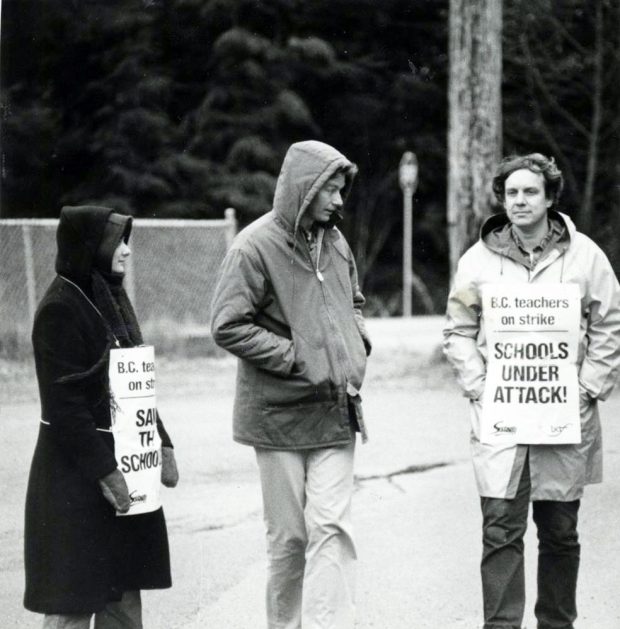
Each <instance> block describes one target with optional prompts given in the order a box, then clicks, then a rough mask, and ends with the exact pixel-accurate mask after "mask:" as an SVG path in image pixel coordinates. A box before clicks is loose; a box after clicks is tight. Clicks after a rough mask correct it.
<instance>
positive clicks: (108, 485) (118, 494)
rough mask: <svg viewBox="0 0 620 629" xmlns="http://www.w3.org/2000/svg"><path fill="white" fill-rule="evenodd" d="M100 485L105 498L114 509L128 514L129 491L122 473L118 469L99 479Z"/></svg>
mask: <svg viewBox="0 0 620 629" xmlns="http://www.w3.org/2000/svg"><path fill="white" fill-rule="evenodd" d="M99 485H100V487H101V491H102V493H103V497H104V498H105V499H106V500H107V501H108V502H109V503H110V504H111V505H112V506H113V507H114V509H115V510H116V511H118V512H119V513H127V511H129V504H130V500H129V490H128V489H127V483H126V482H125V477H124V476H123V474H122V472H121V471H120V470H119V469H118V468H117V469H115V470H114V471H113V472H110V473H109V474H108V475H107V476H104V477H103V478H100V479H99Z"/></svg>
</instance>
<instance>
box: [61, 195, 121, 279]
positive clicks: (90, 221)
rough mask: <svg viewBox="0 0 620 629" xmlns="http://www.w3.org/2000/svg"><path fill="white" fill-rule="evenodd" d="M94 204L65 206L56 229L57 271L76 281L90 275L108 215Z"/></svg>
mask: <svg viewBox="0 0 620 629" xmlns="http://www.w3.org/2000/svg"><path fill="white" fill-rule="evenodd" d="M113 212H115V210H113V209H111V208H108V207H99V206H95V205H80V206H73V207H70V206H65V207H63V208H62V210H61V212H60V221H59V223H58V230H57V232H56V243H57V246H58V253H57V254H56V272H57V273H58V274H59V275H63V276H65V277H67V278H70V279H72V280H74V281H76V282H78V283H83V282H84V281H85V280H87V278H89V277H90V275H91V272H92V270H93V267H94V266H95V256H96V254H97V250H98V249H99V246H100V244H101V241H102V239H103V235H104V232H105V227H106V224H107V222H108V218H109V216H110V214H112V213H113Z"/></svg>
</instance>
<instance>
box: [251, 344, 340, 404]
mask: <svg viewBox="0 0 620 629" xmlns="http://www.w3.org/2000/svg"><path fill="white" fill-rule="evenodd" d="M293 347H294V350H295V365H294V366H293V371H292V372H291V373H290V374H289V375H288V376H277V375H274V374H271V373H267V372H264V373H263V378H262V398H263V401H264V403H265V404H266V405H267V406H296V405H299V404H310V403H313V402H325V401H327V400H332V399H335V398H336V397H337V396H336V386H335V384H334V382H333V381H332V378H331V369H330V365H329V361H328V358H327V353H326V351H325V349H324V348H315V347H313V346H311V345H309V344H308V343H307V342H306V341H305V340H304V339H303V338H302V337H299V336H297V335H294V339H293Z"/></svg>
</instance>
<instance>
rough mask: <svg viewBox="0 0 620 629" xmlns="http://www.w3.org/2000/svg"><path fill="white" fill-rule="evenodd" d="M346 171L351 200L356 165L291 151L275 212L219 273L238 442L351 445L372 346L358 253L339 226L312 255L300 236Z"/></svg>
mask: <svg viewBox="0 0 620 629" xmlns="http://www.w3.org/2000/svg"><path fill="white" fill-rule="evenodd" d="M343 167H344V168H349V169H350V170H349V175H347V186H346V189H345V191H344V193H343V196H344V197H346V192H347V190H348V188H349V186H350V184H351V177H352V174H353V171H352V170H351V167H352V164H351V162H349V160H347V159H346V158H345V157H344V156H343V155H342V154H341V153H339V152H338V151H336V150H335V149H333V148H332V147H330V146H328V145H326V144H323V143H321V142H316V141H308V142H298V143H296V144H293V145H292V146H291V148H290V149H289V151H288V152H287V155H286V157H285V159H284V163H283V165H282V170H281V172H280V176H279V178H278V182H277V185H276V192H275V196H274V207H273V210H272V211H271V212H269V213H267V214H265V215H264V216H262V217H261V218H259V219H257V220H256V221H254V222H253V223H251V224H250V225H249V226H248V227H246V228H245V229H244V230H242V231H241V232H240V233H239V234H238V235H237V237H236V238H235V240H234V242H233V244H232V246H231V248H230V250H229V252H228V254H227V255H226V257H225V259H224V261H223V263H222V266H221V268H220V273H219V278H218V282H217V287H216V290H215V297H214V301H213V317H212V324H211V328H212V333H213V338H214V340H215V342H216V343H217V344H218V345H220V346H221V347H223V348H224V349H226V350H228V351H229V352H231V353H232V354H234V355H235V356H237V357H238V358H239V362H238V370H237V387H236V396H235V407H234V411H233V437H234V439H235V440H236V441H238V442H240V443H245V444H248V445H253V446H260V447H265V448H277V449H303V448H315V447H319V446H320V447H326V446H333V445H342V444H346V443H350V442H351V440H352V438H353V437H352V432H351V424H350V416H349V396H351V397H352V398H357V402H359V396H357V395H355V393H356V392H357V391H359V390H360V389H361V387H362V382H363V379H364V373H365V369H366V348H365V345H366V346H369V341H368V338H367V336H366V332H365V328H364V322H363V318H362V312H361V308H362V305H363V304H364V297H363V296H362V293H361V292H360V289H359V285H358V280H357V271H356V267H355V262H354V260H353V254H352V252H351V249H350V248H349V245H348V244H347V242H346V240H345V238H344V236H343V235H342V234H341V233H340V231H338V229H336V228H335V227H333V228H328V229H322V228H321V229H319V231H318V236H317V244H316V253H315V255H314V257H313V255H312V254H311V251H310V249H309V246H308V243H307V241H306V239H305V238H304V236H303V234H302V233H301V231H300V229H299V221H300V218H301V217H302V215H303V213H304V212H305V211H306V209H307V208H308V206H309V204H310V202H311V201H312V199H313V198H314V196H315V195H316V193H317V192H318V191H319V190H320V188H321V187H322V186H323V184H325V183H326V182H327V180H328V179H329V178H330V177H332V176H333V175H334V174H335V173H336V171H337V170H338V169H339V168H343ZM348 393H349V395H348ZM357 407H358V408H359V404H357ZM358 419H361V416H359V417H358Z"/></svg>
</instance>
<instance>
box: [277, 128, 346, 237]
mask: <svg viewBox="0 0 620 629" xmlns="http://www.w3.org/2000/svg"><path fill="white" fill-rule="evenodd" d="M339 169H343V170H344V173H345V179H346V183H345V187H344V190H343V191H342V198H343V200H346V198H347V196H348V194H349V191H350V189H351V185H352V183H353V178H354V177H355V174H356V172H357V167H356V166H355V164H353V162H351V161H349V160H348V159H347V158H346V157H345V156H344V155H343V154H342V153H340V152H339V151H337V150H336V149H335V148H333V147H332V146H329V144H324V143H323V142H318V141H316V140H307V141H305V142H296V143H295V144H292V145H291V146H290V148H289V149H288V151H287V153H286V156H285V157H284V162H283V163H282V169H281V170H280V175H279V176H278V181H277V183H276V191H275V195H274V200H273V210H274V212H275V214H276V216H277V217H278V218H279V219H280V220H281V221H282V222H283V223H284V224H285V225H286V226H287V228H288V229H289V230H290V231H293V232H296V231H297V228H298V226H299V221H300V219H301V217H302V216H303V214H304V212H305V211H306V209H307V207H308V205H309V204H310V202H311V201H312V199H313V198H314V197H315V195H316V193H317V192H318V191H319V190H320V189H321V187H322V186H323V185H324V184H325V182H327V180H328V179H330V178H331V177H332V176H333V175H334V174H335V173H336V171H337V170H339Z"/></svg>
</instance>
